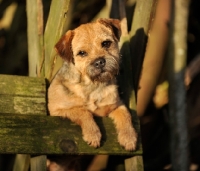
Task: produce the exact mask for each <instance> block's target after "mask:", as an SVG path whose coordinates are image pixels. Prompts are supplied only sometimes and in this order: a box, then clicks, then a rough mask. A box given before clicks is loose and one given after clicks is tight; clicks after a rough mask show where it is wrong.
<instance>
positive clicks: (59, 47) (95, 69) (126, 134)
mask: <svg viewBox="0 0 200 171" xmlns="http://www.w3.org/2000/svg"><path fill="white" fill-rule="evenodd" d="M120 34H121V33H120V22H119V20H115V19H99V20H97V21H96V22H94V23H88V24H84V25H81V26H79V27H78V28H76V29H75V30H70V31H68V32H67V33H66V34H65V35H64V36H63V37H62V38H61V39H60V40H59V42H58V43H57V44H56V46H55V48H56V51H57V52H58V54H59V55H60V56H61V57H62V58H63V59H64V64H63V66H62V68H61V69H60V70H59V71H58V73H57V74H56V76H55V78H54V79H53V81H52V83H51V85H50V87H49V90H48V101H49V103H48V108H49V111H50V115H52V116H62V117H67V118H69V119H70V120H71V121H73V122H75V123H77V124H78V125H80V126H81V128H82V133H83V139H84V140H85V141H86V142H87V143H88V144H90V145H91V146H93V147H99V146H100V140H101V133H100V130H99V128H98V126H97V124H96V123H95V121H94V119H93V115H97V116H109V117H111V118H112V119H113V120H114V123H115V125H116V129H117V132H118V141H119V143H120V144H121V145H122V146H124V147H125V149H126V150H134V149H135V148H136V140H137V138H136V137H137V136H136V132H135V130H134V128H133V127H132V122H131V115H130V113H129V111H128V110H127V108H126V107H125V105H124V104H123V103H122V102H121V100H120V98H119V95H118V91H117V85H116V78H115V76H116V74H118V72H119V61H120V54H119V48H118V41H119V37H120Z"/></svg>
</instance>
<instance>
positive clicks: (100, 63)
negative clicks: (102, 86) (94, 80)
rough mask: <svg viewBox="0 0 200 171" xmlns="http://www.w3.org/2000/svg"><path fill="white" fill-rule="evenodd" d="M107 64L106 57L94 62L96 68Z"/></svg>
mask: <svg viewBox="0 0 200 171" xmlns="http://www.w3.org/2000/svg"><path fill="white" fill-rule="evenodd" d="M105 64H106V60H105V59H104V58H99V59H96V60H95V61H94V63H93V65H94V67H95V68H103V67H104V66H105Z"/></svg>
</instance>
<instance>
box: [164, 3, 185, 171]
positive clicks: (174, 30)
mask: <svg viewBox="0 0 200 171" xmlns="http://www.w3.org/2000/svg"><path fill="white" fill-rule="evenodd" d="M171 10H172V13H171V21H170V36H169V37H170V40H169V51H168V68H169V75H168V77H169V114H170V130H171V161H172V169H173V170H174V171H179V170H181V171H187V170H189V163H188V130H187V116H186V103H185V102H186V91H185V85H184V75H185V65H186V54H187V53H186V51H187V44H186V42H187V24H188V10H189V0H178V1H172V6H171Z"/></svg>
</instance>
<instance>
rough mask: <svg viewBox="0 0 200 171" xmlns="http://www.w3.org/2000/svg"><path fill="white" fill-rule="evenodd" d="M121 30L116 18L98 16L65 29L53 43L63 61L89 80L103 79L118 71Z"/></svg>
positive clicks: (102, 80) (101, 80)
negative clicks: (67, 29) (55, 42)
mask: <svg viewBox="0 0 200 171" xmlns="http://www.w3.org/2000/svg"><path fill="white" fill-rule="evenodd" d="M120 35H121V29H120V21H119V20H117V19H98V20H97V21H96V22H94V23H88V24H83V25H81V26H79V27H78V28H76V29H74V30H69V31H68V32H67V33H66V34H65V35H64V36H63V37H62V38H61V39H60V40H59V41H58V43H57V44H56V45H55V48H56V50H57V52H58V54H59V56H60V57H62V58H63V59H64V61H65V62H68V63H73V64H74V66H75V67H76V69H77V70H79V71H80V73H81V74H82V75H87V76H88V77H89V78H90V79H91V80H92V81H100V82H106V81H109V80H110V79H113V78H114V77H115V75H116V74H117V73H118V71H119V60H120V54H119V48H118V41H119V39H120Z"/></svg>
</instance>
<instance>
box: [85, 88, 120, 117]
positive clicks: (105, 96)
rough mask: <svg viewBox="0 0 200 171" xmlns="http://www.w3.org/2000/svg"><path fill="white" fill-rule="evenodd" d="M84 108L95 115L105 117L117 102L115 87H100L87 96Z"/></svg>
mask: <svg viewBox="0 0 200 171" xmlns="http://www.w3.org/2000/svg"><path fill="white" fill-rule="evenodd" d="M86 99H87V101H86V102H85V103H86V107H87V109H88V110H90V111H91V112H93V113H95V114H97V115H102V116H103V115H107V113H108V112H110V110H111V109H112V108H113V107H114V106H116V104H117V103H118V101H119V98H118V92H117V87H116V85H109V86H102V87H101V86H100V87H98V88H96V89H94V90H93V91H91V92H90V93H89V94H88V97H87V98H86Z"/></svg>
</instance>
